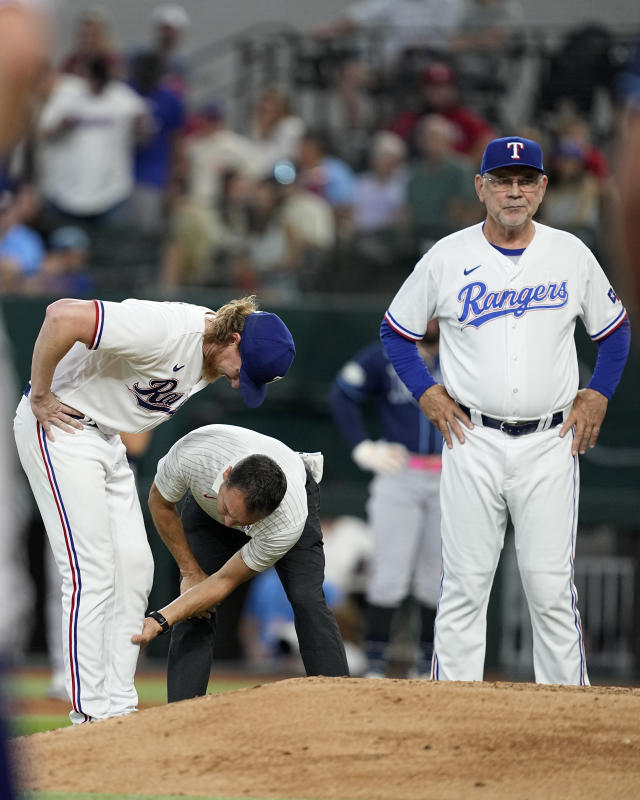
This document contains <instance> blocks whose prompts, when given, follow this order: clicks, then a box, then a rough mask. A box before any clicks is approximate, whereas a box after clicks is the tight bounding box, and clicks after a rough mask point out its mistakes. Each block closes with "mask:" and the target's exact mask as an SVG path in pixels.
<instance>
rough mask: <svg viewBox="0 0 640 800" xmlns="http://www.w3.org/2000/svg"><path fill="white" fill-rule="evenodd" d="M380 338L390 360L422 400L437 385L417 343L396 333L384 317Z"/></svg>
mask: <svg viewBox="0 0 640 800" xmlns="http://www.w3.org/2000/svg"><path fill="white" fill-rule="evenodd" d="M380 339H381V340H382V346H383V347H384V349H385V351H386V353H387V355H388V356H389V361H391V363H392V364H393V368H394V369H395V371H396V372H397V373H398V375H399V377H400V380H401V381H402V382H403V383H404V384H405V386H406V387H407V389H409V391H410V392H411V394H412V395H413V397H414V398H415V399H416V400H420V398H421V397H422V395H423V394H424V393H425V392H426V390H427V389H430V388H431V387H432V386H435V384H436V383H437V381H434V379H433V377H432V375H431V373H430V372H429V370H428V369H427V365H426V364H425V363H424V361H423V360H422V359H421V358H420V353H418V348H417V347H416V343H415V342H412V341H411V340H410V339H405V338H404V337H403V336H400V334H399V333H396V332H395V331H394V330H393V328H392V327H391V326H390V325H389V323H388V322H387V321H386V320H385V319H383V320H382V324H381V325H380Z"/></svg>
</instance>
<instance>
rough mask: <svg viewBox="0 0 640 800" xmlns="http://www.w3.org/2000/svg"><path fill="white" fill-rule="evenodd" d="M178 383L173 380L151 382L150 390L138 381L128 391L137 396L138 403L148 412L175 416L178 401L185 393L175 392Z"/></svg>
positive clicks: (128, 387)
mask: <svg viewBox="0 0 640 800" xmlns="http://www.w3.org/2000/svg"><path fill="white" fill-rule="evenodd" d="M177 385H178V381H177V380H175V379H173V378H171V379H162V380H152V381H149V388H148V389H143V388H141V387H140V386H139V385H138V382H137V381H136V382H135V383H134V384H133V386H127V389H129V391H130V392H131V393H132V394H133V395H134V396H135V398H136V402H137V403H138V405H139V406H141V407H142V408H146V409H147V410H148V411H160V412H162V413H163V414H169V415H172V414H175V413H176V410H177V409H172V408H171V406H172V405H175V404H176V403H177V402H178V400H180V399H182V398H183V397H184V392H174V391H173V390H174V389H175V388H176V387H177Z"/></svg>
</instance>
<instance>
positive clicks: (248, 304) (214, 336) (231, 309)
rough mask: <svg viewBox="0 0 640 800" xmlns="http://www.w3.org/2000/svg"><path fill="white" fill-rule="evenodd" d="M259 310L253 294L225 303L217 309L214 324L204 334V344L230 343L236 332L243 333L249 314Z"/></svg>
mask: <svg viewBox="0 0 640 800" xmlns="http://www.w3.org/2000/svg"><path fill="white" fill-rule="evenodd" d="M257 310H258V303H257V300H256V296H255V295H253V294H252V295H248V296H247V297H241V298H240V299H239V300H231V301H230V302H229V303H225V305H223V306H221V307H220V308H219V309H218V310H217V311H216V316H215V318H214V320H213V325H211V327H210V328H209V330H208V331H207V332H206V333H205V334H204V344H211V343H212V342H213V343H215V344H220V345H226V344H229V343H230V342H231V339H232V336H233V334H234V333H242V331H243V329H244V323H245V320H246V318H247V317H248V316H249V314H253V312H254V311H257Z"/></svg>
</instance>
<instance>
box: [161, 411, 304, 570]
mask: <svg viewBox="0 0 640 800" xmlns="http://www.w3.org/2000/svg"><path fill="white" fill-rule="evenodd" d="M254 454H262V455H266V456H269V457H270V458H272V459H273V460H274V461H275V462H276V463H277V464H278V465H279V466H280V468H281V469H282V471H283V472H284V474H285V477H286V479H287V491H286V493H285V496H284V498H283V500H282V502H281V503H280V505H279V506H278V508H276V510H275V511H274V512H273V513H272V514H269V516H268V517H265V518H264V519H263V520H260V522H256V523H254V524H253V525H248V526H244V527H243V526H238V527H237V530H241V531H242V532H243V533H245V534H246V535H247V536H249V537H251V538H250V541H249V542H247V544H245V546H244V547H243V548H242V550H241V555H242V559H243V561H244V562H245V564H246V565H247V566H248V567H249V568H250V569H252V570H255V571H256V572H262V571H263V570H265V569H267V567H270V566H271V565H272V564H274V563H275V562H276V561H277V560H278V559H279V558H282V556H283V555H285V553H287V552H288V551H289V550H290V549H291V548H292V547H293V545H294V544H295V543H296V542H297V541H298V539H299V538H300V536H301V534H302V530H303V528H304V525H305V522H306V519H307V492H306V489H305V484H306V480H307V474H306V470H305V466H304V463H303V461H302V458H301V456H300V455H299V454H298V453H295V452H294V451H293V450H291V449H290V448H289V447H287V446H286V445H284V444H283V443H282V442H279V441H278V440H277V439H273V438H272V437H271V436H264V435H263V434H261V433H256V432H255V431H251V430H247V429H246V428H239V427H236V426H234V425H206V426H204V427H202V428H197V429H196V430H194V431H191V433H188V434H187V435H186V436H184V437H183V438H182V439H180V440H179V441H177V442H176V443H175V444H174V445H173V447H172V448H171V450H169V452H168V453H167V455H166V456H164V458H162V459H161V460H160V461H159V462H158V469H157V472H156V477H155V485H156V487H157V489H158V491H159V492H160V494H161V495H162V496H163V497H164V499H165V500H167V501H168V502H170V503H177V502H178V501H179V500H181V499H182V498H183V497H184V495H185V494H186V493H187V491H188V490H190V491H191V494H192V495H193V497H194V499H195V501H196V502H197V503H198V505H199V506H200V507H201V508H202V510H203V511H204V512H205V513H206V514H208V515H209V516H210V517H213V518H214V519H215V520H217V521H218V522H220V523H222V524H223V525H224V519H223V518H222V516H221V515H220V514H219V513H218V509H217V505H216V500H217V497H218V491H219V489H220V486H221V484H222V482H223V480H224V478H223V473H224V472H225V471H226V469H227V467H233V465H234V464H236V463H237V462H238V461H240V460H241V459H243V458H245V457H246V456H250V455H254Z"/></svg>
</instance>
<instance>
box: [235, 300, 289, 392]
mask: <svg viewBox="0 0 640 800" xmlns="http://www.w3.org/2000/svg"><path fill="white" fill-rule="evenodd" d="M295 354H296V347H295V345H294V343H293V337H292V336H291V333H290V331H289V329H288V328H287V326H286V325H285V324H284V322H283V321H282V320H281V319H280V317H279V316H278V315H277V314H271V313H270V312H268V311H254V312H253V313H251V314H249V315H248V316H247V318H246V320H245V322H244V328H243V329H242V334H241V338H240V357H241V358H242V366H241V367H240V394H241V395H242V399H243V400H244V402H245V405H247V406H249V408H257V407H258V406H259V405H260V404H261V403H262V402H263V400H264V398H265V397H266V394H267V384H268V383H271V382H272V381H277V380H278V379H280V378H284V376H285V375H286V374H287V372H288V370H289V367H290V366H291V363H292V362H293V358H294V356H295Z"/></svg>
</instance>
